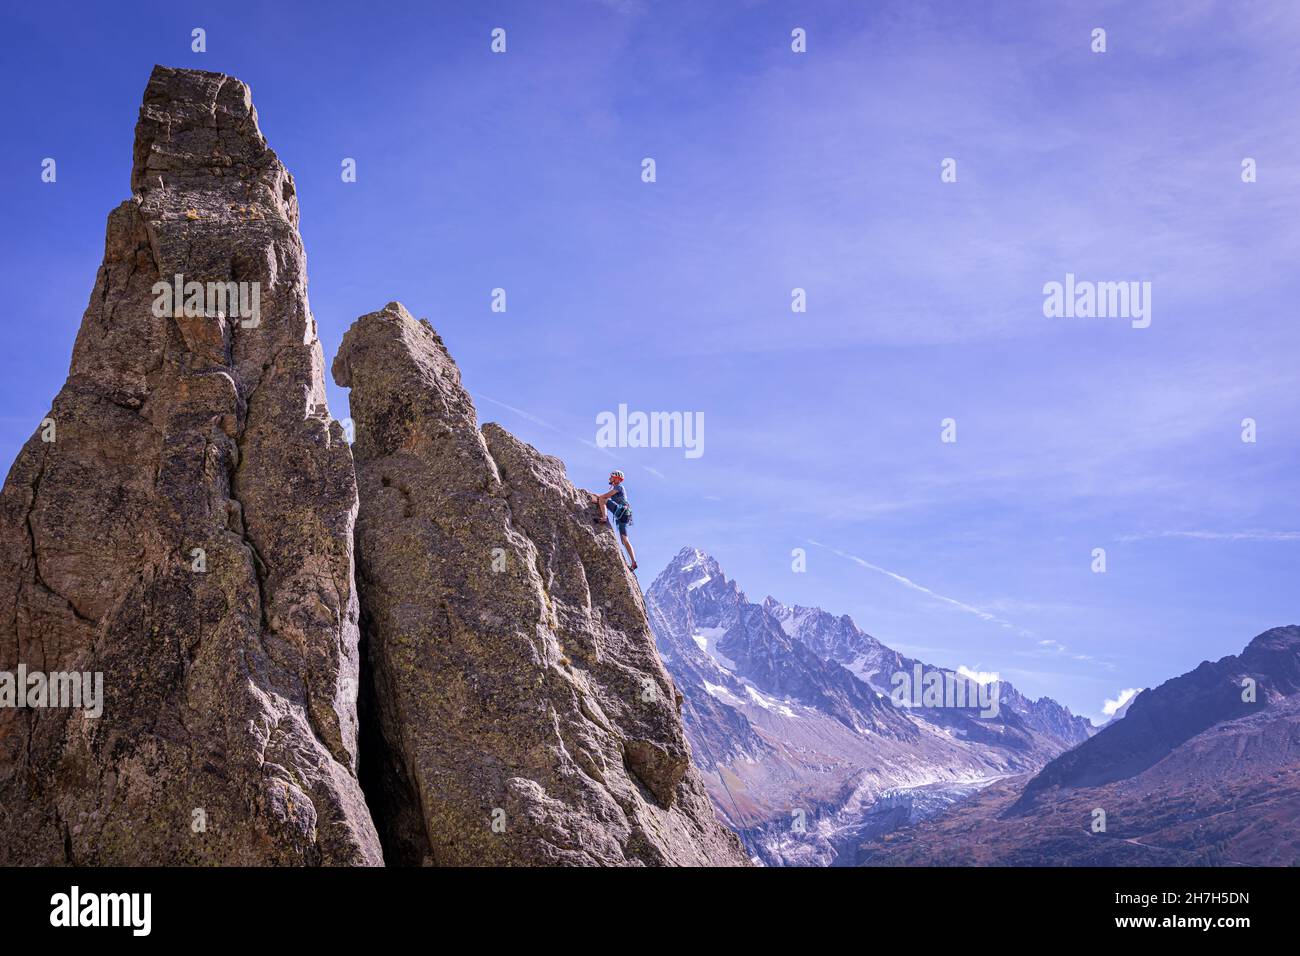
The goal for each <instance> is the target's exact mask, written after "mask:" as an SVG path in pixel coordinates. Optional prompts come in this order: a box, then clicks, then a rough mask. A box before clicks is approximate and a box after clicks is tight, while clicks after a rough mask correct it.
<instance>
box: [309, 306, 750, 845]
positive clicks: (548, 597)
mask: <svg viewBox="0 0 1300 956" xmlns="http://www.w3.org/2000/svg"><path fill="white" fill-rule="evenodd" d="M334 378H335V380H336V381H337V382H338V383H339V384H340V385H342V386H344V387H349V388H351V389H352V396H351V407H352V416H353V419H354V421H355V422H356V434H357V440H356V444H355V446H354V449H353V450H354V453H355V457H356V467H357V480H358V486H359V490H360V497H361V512H360V516H359V518H358V523H357V581H358V590H359V591H360V594H361V600H362V606H363V608H364V613H363V617H362V631H363V635H364V642H365V645H367V651H366V653H367V655H368V660H369V663H370V669H371V672H372V678H373V679H372V681H371V683H370V686H368V687H367V688H365V689H363V696H364V697H365V706H366V708H367V713H368V714H369V716H368V718H367V720H368V721H373V724H374V733H373V739H368V740H367V742H366V747H365V754H366V756H365V757H364V758H363V764H364V766H363V780H364V781H365V782H366V785H367V792H368V795H369V797H370V799H371V804H372V806H373V807H374V809H375V815H376V819H377V820H379V821H380V831H381V836H382V838H383V841H384V847H385V854H386V857H387V859H388V861H389V862H390V863H399V864H418V863H433V864H438V865H458V864H459V865H464V864H498V865H521V864H563V865H584V864H586V865H623V864H632V865H637V864H646V865H673V864H678V865H732V864H742V863H744V862H745V860H744V856H743V855H742V853H741V850H740V845H739V842H738V841H737V839H736V838H735V836H734V835H733V834H732V833H730V831H728V830H726V829H725V828H723V827H722V826H721V824H719V823H718V822H717V819H716V817H715V815H714V812H713V809H712V807H711V805H710V803H709V799H708V796H707V795H706V793H705V790H704V787H703V785H702V783H701V781H700V779H699V777H698V775H697V774H696V772H695V771H694V770H693V769H692V768H691V766H690V759H689V757H690V754H689V750H688V747H687V743H686V739H685V736H684V732H683V728H682V721H681V718H680V715H679V708H680V697H679V696H678V695H677V693H676V690H675V689H674V687H673V684H672V682H671V680H670V679H669V677H668V674H667V673H666V671H665V670H664V668H663V666H662V664H661V663H660V661H659V658H658V656H657V654H656V653H655V645H654V639H653V637H652V635H651V632H650V628H649V625H648V624H647V621H646V616H645V608H644V605H643V603H642V600H641V596H640V592H639V590H638V589H637V587H636V583H635V580H634V579H633V578H632V576H631V574H630V573H629V572H628V571H627V570H626V567H625V566H624V564H623V561H622V557H621V555H620V553H619V551H618V546H617V542H616V538H615V535H614V533H613V531H612V530H611V529H609V528H597V527H595V526H594V525H593V522H592V517H593V515H594V510H593V509H592V508H591V507H590V503H589V501H588V499H587V497H586V495H584V494H583V493H582V492H580V491H578V490H577V489H575V488H574V487H573V485H572V484H570V483H569V481H568V480H567V478H566V477H565V472H564V466H563V464H562V463H561V462H560V461H559V460H558V459H555V458H550V457H547V456H544V455H541V454H540V453H538V452H537V451H536V450H535V449H533V448H532V447H530V446H528V445H526V444H524V443H522V442H520V441H518V440H517V439H515V438H514V437H512V436H511V435H510V434H508V433H507V432H505V431H504V430H503V429H501V428H499V427H497V426H495V425H487V426H485V427H484V428H483V430H482V431H481V432H480V430H479V428H478V425H477V418H476V415H475V410H474V406H473V403H472V402H471V400H470V397H469V395H468V394H467V393H466V391H465V390H464V389H463V388H462V387H461V383H460V372H459V370H458V369H457V368H456V365H455V364H454V362H453V361H452V360H451V357H450V356H449V355H448V354H447V351H446V349H445V348H444V347H443V344H442V340H441V339H440V338H439V337H438V335H437V333H436V332H434V330H433V328H432V327H431V326H430V325H429V324H428V323H427V322H423V321H421V322H417V321H416V320H415V319H413V318H412V317H411V316H410V314H409V313H408V312H407V311H406V310H405V309H404V308H402V306H400V305H398V304H396V303H391V304H389V305H388V306H386V307H385V308H384V309H383V310H382V311H380V312H375V313H372V314H370V315H366V316H363V317H362V318H360V319H359V320H357V322H356V324H354V325H353V327H352V328H351V329H350V330H349V331H348V333H347V335H346V336H345V337H344V340H343V345H342V348H341V349H340V351H339V354H338V356H337V358H336V359H335V361H334ZM372 754H373V761H372V757H371V755H372Z"/></svg>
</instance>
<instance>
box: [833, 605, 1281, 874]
mask: <svg viewBox="0 0 1300 956" xmlns="http://www.w3.org/2000/svg"><path fill="white" fill-rule="evenodd" d="M1297 819H1300V627H1296V626H1289V627H1278V628H1274V629H1272V630H1270V631H1266V632H1265V633H1263V634H1261V635H1259V636H1258V637H1256V638H1255V639H1254V640H1253V641H1251V642H1250V644H1249V645H1248V646H1247V647H1246V649H1245V650H1244V651H1243V652H1242V653H1241V654H1239V655H1234V656H1228V657H1224V658H1222V659H1221V660H1219V661H1216V662H1213V663H1211V662H1209V661H1206V662H1203V663H1202V664H1201V665H1200V666H1199V667H1197V668H1196V669H1195V670H1193V671H1190V672H1188V673H1186V674H1184V675H1182V676H1181V677H1176V678H1174V679H1172V680H1169V681H1166V682H1165V683H1164V684H1161V685H1160V686H1159V687H1156V688H1154V689H1153V690H1147V691H1143V692H1142V693H1141V694H1139V695H1138V696H1137V697H1136V698H1135V699H1134V700H1133V701H1132V702H1131V704H1130V705H1129V708H1128V712H1127V714H1126V715H1125V716H1124V719H1123V720H1118V721H1112V722H1111V723H1109V724H1107V725H1106V726H1105V727H1104V728H1103V729H1102V730H1101V731H1100V732H1099V733H1097V734H1096V736H1094V737H1092V738H1091V739H1089V740H1087V741H1086V742H1083V743H1081V744H1080V745H1079V746H1077V747H1075V748H1073V749H1071V750H1069V751H1068V752H1066V753H1063V754H1061V755H1060V756H1058V757H1057V758H1056V759H1054V760H1052V761H1051V762H1049V763H1048V764H1047V766H1045V767H1044V768H1043V769H1042V770H1041V771H1040V772H1039V773H1038V774H1037V775H1035V776H1033V777H1030V778H1028V779H1026V778H1023V777H1022V778H1010V779H1007V780H1004V781H1001V782H999V783H998V784H995V785H993V786H990V787H989V788H987V789H986V790H983V791H981V792H980V793H978V794H975V795H972V796H971V798H970V799H969V800H968V801H966V802H964V803H962V804H960V805H956V806H951V807H950V808H947V810H946V812H943V813H940V814H936V815H934V816H933V817H932V818H931V819H928V820H925V821H918V822H916V825H915V826H909V827H907V828H904V829H900V830H898V831H897V832H893V833H888V834H885V833H877V834H872V836H871V838H870V839H868V840H867V841H864V845H863V846H862V847H861V850H860V852H859V855H858V862H859V863H863V864H869V865H903V864H910V865H954V864H975V865H1027V866H1043V865H1089V866H1122V865H1142V866H1194V865H1225V866H1295V865H1300V830H1297V828H1296V826H1295V821H1296V820H1297ZM975 832H977V833H979V835H980V836H979V840H978V841H972V840H971V839H969V835H970V834H971V833H975Z"/></svg>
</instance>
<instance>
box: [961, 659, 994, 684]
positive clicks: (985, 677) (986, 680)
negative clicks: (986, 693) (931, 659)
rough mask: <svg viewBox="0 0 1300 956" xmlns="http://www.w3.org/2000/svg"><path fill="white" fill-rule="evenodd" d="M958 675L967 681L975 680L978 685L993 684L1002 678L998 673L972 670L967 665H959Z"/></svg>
mask: <svg viewBox="0 0 1300 956" xmlns="http://www.w3.org/2000/svg"><path fill="white" fill-rule="evenodd" d="M957 673H958V674H960V675H961V676H962V677H965V678H966V679H967V680H973V681H974V682H975V683H977V684H992V683H994V682H996V681H999V680H1001V679H1002V678H1001V677H999V676H998V672H997V671H975V670H971V669H970V668H969V667H967V666H966V665H965V664H959V665H958V667H957Z"/></svg>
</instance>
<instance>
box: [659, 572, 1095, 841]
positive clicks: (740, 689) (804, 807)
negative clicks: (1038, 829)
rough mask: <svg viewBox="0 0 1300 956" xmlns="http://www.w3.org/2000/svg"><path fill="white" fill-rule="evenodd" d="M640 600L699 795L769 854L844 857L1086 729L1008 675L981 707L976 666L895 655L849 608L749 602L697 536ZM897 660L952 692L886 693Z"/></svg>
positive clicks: (1053, 751)
mask: <svg viewBox="0 0 1300 956" xmlns="http://www.w3.org/2000/svg"><path fill="white" fill-rule="evenodd" d="M646 608H647V611H648V613H649V617H650V622H651V626H652V628H653V629H654V632H655V637H656V641H657V643H658V647H659V652H660V654H661V656H662V657H663V660H664V663H665V665H666V666H667V667H668V669H669V671H670V672H671V673H672V675H673V678H674V680H675V681H676V683H677V686H678V689H679V690H680V691H681V693H682V696H683V715H684V717H685V721H686V730H687V735H688V737H689V739H690V742H691V747H692V751H693V754H694V759H695V761H696V763H697V765H698V766H699V768H700V770H701V772H702V773H703V774H704V776H705V781H706V784H707V786H708V788H709V791H710V795H711V796H712V797H713V800H714V803H715V804H716V805H717V807H718V809H719V811H720V813H721V814H722V816H723V817H724V818H725V819H726V820H727V822H728V823H730V824H731V825H732V826H733V827H734V828H735V829H736V830H737V831H738V832H739V833H740V834H741V838H742V839H743V840H744V841H745V843H746V845H747V847H748V848H749V849H750V851H751V852H752V853H753V854H754V855H755V856H756V857H757V858H759V859H760V860H762V861H763V862H765V863H768V864H775V865H790V864H820V865H826V864H832V863H834V862H835V861H836V860H837V858H839V857H840V856H841V851H843V850H849V854H848V856H847V857H846V859H851V858H852V853H853V851H854V850H855V848H856V845H857V844H858V843H859V842H861V841H862V840H863V839H866V838H868V837H870V836H874V835H877V834H879V833H881V832H884V829H887V828H892V827H894V826H898V825H902V824H904V823H908V822H915V821H916V820H917V819H923V818H925V817H926V816H928V815H929V814H932V813H935V812H938V811H940V810H941V809H943V808H944V807H945V806H947V805H948V804H950V803H951V802H952V801H953V800H956V799H961V798H963V797H965V796H967V795H969V794H970V793H972V792H974V791H975V790H977V789H978V788H979V787H981V786H984V785H985V784H987V783H989V782H992V781H994V780H998V779H1001V778H1003V777H1005V776H1007V775H1010V774H1021V773H1028V772H1034V771H1037V770H1038V769H1039V768H1040V767H1042V766H1043V765H1044V764H1045V763H1047V761H1048V760H1050V759H1051V758H1052V757H1054V756H1056V755H1057V754H1059V753H1061V752H1062V751H1064V750H1066V749H1068V748H1069V747H1071V746H1074V745H1075V744H1077V743H1080V742H1082V741H1083V740H1086V739H1087V738H1088V736H1089V733H1090V731H1091V730H1092V727H1091V724H1089V723H1088V721H1086V720H1084V719H1083V718H1080V717H1075V716H1074V715H1072V714H1070V712H1069V710H1067V709H1066V708H1064V707H1062V706H1061V705H1060V704H1058V703H1056V702H1055V701H1053V700H1050V699H1049V698H1041V699H1040V700H1037V701H1030V700H1028V699H1027V698H1025V697H1024V696H1023V695H1021V694H1020V693H1019V692H1018V691H1016V690H1015V688H1014V687H1012V686H1011V685H1010V684H1008V683H1006V682H999V685H998V687H997V691H998V695H997V699H998V704H999V706H998V707H997V712H996V713H990V710H991V708H988V707H987V706H986V707H983V708H981V706H979V704H978V702H977V699H976V692H977V691H978V689H979V688H978V686H977V685H976V684H975V683H974V682H973V681H971V680H969V679H968V678H966V677H964V676H962V675H960V674H957V673H955V672H953V671H950V670H946V669H943V668H934V667H930V666H929V665H927V664H925V663H924V662H921V661H917V660H914V659H912V658H908V657H905V656H903V655H901V654H899V653H898V652H896V651H894V650H892V649H890V648H888V647H886V646H885V645H883V644H881V643H880V642H879V641H877V640H876V639H875V638H873V637H871V635H869V634H868V633H866V632H865V631H863V630H862V629H861V628H859V627H858V626H857V625H856V624H855V623H854V622H853V621H852V619H850V618H849V617H847V616H842V617H835V616H834V615H832V614H829V613H827V612H826V611H823V610H821V609H820V608H805V607H788V606H786V605H783V604H781V603H780V602H778V601H776V600H775V599H773V598H770V597H769V598H767V599H766V600H765V601H763V602H762V603H761V604H759V603H753V602H751V601H750V600H749V599H748V598H747V597H746V596H745V594H744V592H743V591H742V590H741V589H740V587H739V585H737V584H736V582H734V581H731V580H729V579H728V578H727V577H726V575H725V574H724V572H723V570H722V568H721V567H720V566H719V565H718V563H717V561H715V560H714V559H713V558H712V557H710V556H709V555H707V554H705V553H704V552H702V551H699V550H697V549H693V548H685V549H683V550H682V551H681V552H679V553H678V555H677V556H676V557H675V558H674V559H673V561H672V562H671V563H670V564H669V566H668V567H667V568H666V569H665V570H664V571H663V573H661V574H660V575H659V577H658V578H657V579H656V580H655V582H654V583H653V584H652V585H651V587H650V589H649V591H648V592H647V594H646ZM900 673H903V674H906V675H907V676H908V677H909V678H911V677H912V676H913V675H917V674H925V675H927V676H929V675H935V676H934V680H935V682H936V686H943V687H945V688H949V689H951V690H953V691H956V692H957V695H958V696H957V698H956V701H955V702H953V701H933V700H930V699H919V698H918V699H917V700H916V701H914V702H910V703H914V704H915V706H905V707H900V706H896V705H895V704H894V702H893V701H892V700H891V697H890V694H891V692H892V691H893V690H894V688H895V687H896V684H895V678H894V675H896V674H900ZM986 693H987V692H986ZM945 703H947V704H949V705H948V706H944V704H945ZM935 704H937V706H935ZM957 704H964V705H965V706H958V705H957ZM882 801H885V802H884V803H882Z"/></svg>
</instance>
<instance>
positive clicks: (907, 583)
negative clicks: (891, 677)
mask: <svg viewBox="0 0 1300 956" xmlns="http://www.w3.org/2000/svg"><path fill="white" fill-rule="evenodd" d="M808 543H809V544H811V545H813V546H814V547H818V548H822V549H824V550H826V551H829V552H830V553H831V554H834V555H838V556H839V557H841V558H844V559H845V560H847V561H852V562H853V563H854V564H856V565H859V566H860V567H864V568H866V569H868V570H869V571H875V572H876V573H877V574H883V575H884V576H885V577H887V578H890V579H892V580H894V581H897V582H898V583H899V584H901V585H903V586H904V587H907V588H911V589H912V590H913V591H919V592H921V593H922V594H924V595H926V596H927V597H931V598H933V599H934V600H936V601H941V602H942V603H944V604H947V605H949V606H951V607H955V608H957V609H958V610H960V611H964V612H966V613H967V614H973V615H974V616H976V617H978V618H979V619H980V620H982V621H988V622H989V623H990V624H998V625H1001V626H1002V627H1006V628H1010V629H1012V630H1017V631H1020V632H1022V633H1025V634H1028V633H1029V632H1028V631H1026V630H1025V629H1024V628H1021V627H1017V626H1016V625H1015V624H1012V623H1011V622H1010V621H1004V620H1003V619H1002V618H1000V617H998V616H997V615H996V614H990V613H989V612H988V611H986V610H984V609H983V608H978V607H976V606H975V605H973V604H967V603H966V602H965V601H959V600H957V599H956V598H952V597H948V596H947V595H946V594H940V593H939V592H938V591H934V590H932V589H930V588H927V587H926V586H925V585H923V584H917V583H916V582H915V581H913V580H912V579H911V578H909V577H907V576H906V575H902V574H899V573H898V572H897V571H890V570H889V569H888V568H882V567H881V566H880V565H878V564H872V563H871V562H870V561H868V560H866V559H865V558H860V557H858V556H857V555H856V554H849V553H848V552H846V551H841V550H839V549H838V548H832V547H831V546H830V545H827V544H822V543H821V542H820V541H813V540H812V539H809V541H808Z"/></svg>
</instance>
